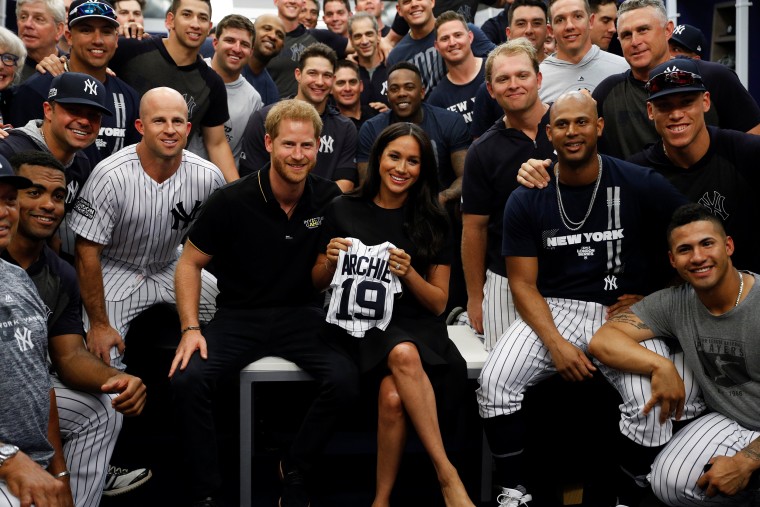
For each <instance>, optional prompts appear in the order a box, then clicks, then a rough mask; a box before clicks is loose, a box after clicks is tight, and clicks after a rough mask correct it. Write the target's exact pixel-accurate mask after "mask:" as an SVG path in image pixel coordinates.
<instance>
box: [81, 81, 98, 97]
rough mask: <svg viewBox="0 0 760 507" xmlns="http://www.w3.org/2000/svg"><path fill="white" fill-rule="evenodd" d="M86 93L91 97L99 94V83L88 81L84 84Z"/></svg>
mask: <svg viewBox="0 0 760 507" xmlns="http://www.w3.org/2000/svg"><path fill="white" fill-rule="evenodd" d="M84 91H85V93H89V94H90V95H97V94H98V83H97V82H96V81H94V80H92V79H88V80H86V81H85V82H84Z"/></svg>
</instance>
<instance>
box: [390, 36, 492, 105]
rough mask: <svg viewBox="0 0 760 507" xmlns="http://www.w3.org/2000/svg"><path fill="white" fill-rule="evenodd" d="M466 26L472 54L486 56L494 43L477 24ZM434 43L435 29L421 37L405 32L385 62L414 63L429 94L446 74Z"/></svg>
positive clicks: (444, 66)
mask: <svg viewBox="0 0 760 507" xmlns="http://www.w3.org/2000/svg"><path fill="white" fill-rule="evenodd" d="M467 26H469V28H470V30H472V34H473V35H474V37H475V38H474V40H473V41H472V52H473V54H474V55H475V56H479V57H486V56H488V53H490V52H491V50H492V49H493V48H495V47H496V46H495V45H494V43H493V42H491V41H490V40H488V37H486V34H484V33H483V31H482V30H481V29H480V28H478V27H477V26H475V25H473V24H472V23H469V24H468V25H467ZM404 33H405V32H404ZM434 43H435V30H433V31H432V32H430V33H429V34H428V35H426V36H425V37H423V38H421V39H412V36H411V34H409V33H407V34H406V35H404V38H403V39H401V41H399V43H398V44H396V47H394V48H393V50H392V51H391V52H390V54H389V55H388V58H387V60H386V62H385V64H386V65H387V67H388V68H389V69H390V68H391V67H393V66H394V65H395V64H397V63H398V62H411V63H413V64H415V65H416V66H417V68H419V69H420V72H421V73H422V86H424V87H425V96H427V95H428V94H430V92H432V91H433V88H435V87H436V85H437V84H438V83H439V82H440V81H441V79H443V77H444V76H445V75H446V64H445V63H444V62H443V58H442V57H441V54H440V53H439V52H438V51H437V50H436V49H435V47H434Z"/></svg>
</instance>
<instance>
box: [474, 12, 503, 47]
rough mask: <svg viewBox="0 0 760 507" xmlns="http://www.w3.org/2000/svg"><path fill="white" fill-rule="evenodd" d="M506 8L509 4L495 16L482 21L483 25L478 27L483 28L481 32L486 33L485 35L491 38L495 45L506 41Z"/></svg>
mask: <svg viewBox="0 0 760 507" xmlns="http://www.w3.org/2000/svg"><path fill="white" fill-rule="evenodd" d="M508 9H509V6H507V7H506V8H505V9H504V10H502V11H501V12H500V13H498V14H497V15H496V16H494V17H492V18H489V19H487V20H486V21H485V22H484V23H483V26H481V27H480V28H481V29H482V30H483V33H485V34H486V37H488V38H489V39H491V42H493V43H494V44H496V45H499V44H503V43H505V42H507V27H508V26H509V21H508V18H507V10H508Z"/></svg>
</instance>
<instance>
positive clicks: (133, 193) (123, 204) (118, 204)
mask: <svg viewBox="0 0 760 507" xmlns="http://www.w3.org/2000/svg"><path fill="white" fill-rule="evenodd" d="M136 146H137V145H132V146H128V147H126V148H124V149H123V150H120V151H118V152H116V153H114V154H113V155H111V156H110V157H108V158H106V159H105V160H103V161H102V162H100V163H99V164H98V165H97V166H96V167H95V169H94V170H93V172H92V175H91V176H90V178H89V179H88V180H87V183H86V184H85V186H84V188H83V189H82V192H81V193H80V195H79V198H78V199H77V201H76V203H75V205H74V212H73V213H72V214H71V215H72V216H71V220H70V224H69V225H70V227H71V229H72V230H73V231H74V232H75V233H76V234H77V235H79V236H82V237H83V238H85V239H88V240H90V241H93V242H95V243H98V244H100V245H105V248H104V249H103V253H102V260H101V263H102V267H103V288H104V290H105V299H106V301H121V300H123V299H125V298H127V297H128V296H129V295H130V294H132V293H133V292H135V291H136V290H137V289H138V288H139V287H140V285H141V284H142V281H143V280H144V279H145V278H146V277H151V276H152V275H154V274H156V273H158V272H160V271H162V270H164V269H166V268H167V267H169V266H171V264H172V263H173V262H174V261H175V260H176V259H177V258H178V257H179V254H178V251H177V247H178V246H179V245H180V243H181V241H182V239H183V238H184V236H185V234H186V233H187V231H188V229H189V227H190V225H191V224H192V223H193V221H194V220H195V218H196V217H197V216H198V213H199V211H200V208H201V206H202V205H203V203H205V202H206V199H208V197H209V196H210V195H211V193H212V192H214V191H215V190H216V189H217V188H219V187H221V186H223V185H224V184H225V181H224V176H222V172H221V171H220V170H219V169H218V168H217V167H216V166H215V165H214V164H212V163H211V162H209V161H207V160H204V159H202V158H200V157H198V156H197V155H194V154H192V153H190V152H188V151H186V150H184V151H183V154H182V162H181V163H180V166H179V168H178V169H177V171H176V172H175V173H174V174H173V175H172V176H171V177H170V178H169V179H168V180H166V181H164V182H163V183H158V182H156V181H155V180H154V179H153V178H151V177H150V176H148V174H147V173H146V172H145V171H144V170H143V168H142V165H141V164H140V159H139V157H138V156H137V152H136V150H135V147H136Z"/></svg>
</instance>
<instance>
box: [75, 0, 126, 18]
mask: <svg viewBox="0 0 760 507" xmlns="http://www.w3.org/2000/svg"><path fill="white" fill-rule="evenodd" d="M95 15H99V16H107V17H109V18H115V17H116V14H114V12H113V8H112V7H111V6H110V5H108V4H105V3H102V2H86V3H83V4H81V5H77V6H76V7H74V8H73V9H71V11H69V17H72V16H73V17H79V16H95Z"/></svg>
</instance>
